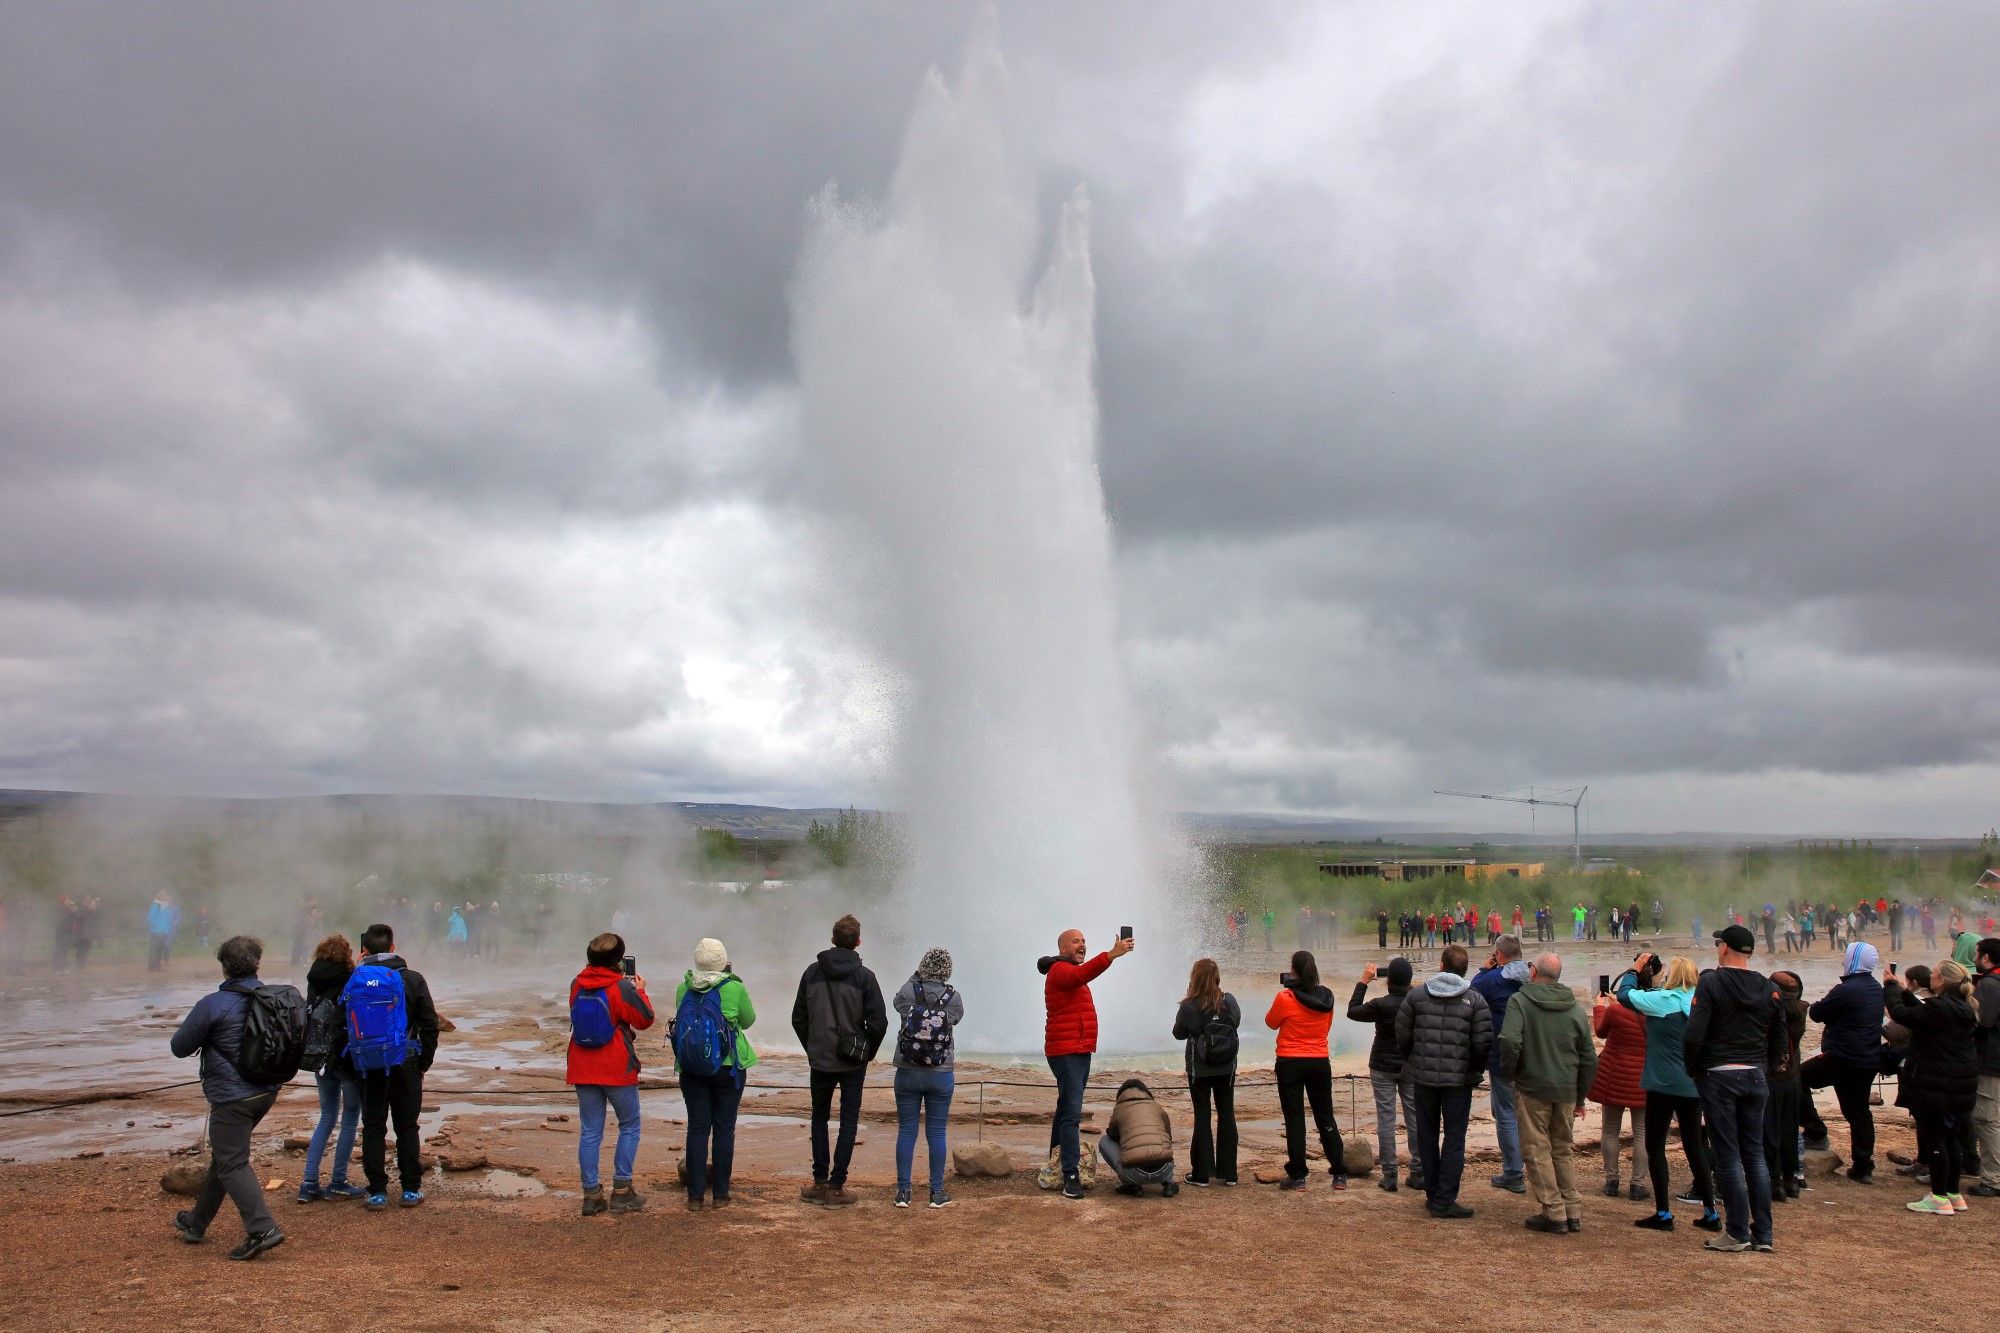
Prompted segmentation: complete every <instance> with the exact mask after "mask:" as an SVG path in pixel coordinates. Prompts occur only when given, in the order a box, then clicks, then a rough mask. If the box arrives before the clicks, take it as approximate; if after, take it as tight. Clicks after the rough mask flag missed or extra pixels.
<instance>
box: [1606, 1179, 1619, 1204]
mask: <svg viewBox="0 0 2000 1333" xmlns="http://www.w3.org/2000/svg"><path fill="white" fill-rule="evenodd" d="M1618 1189H1619V1185H1618V1177H1616V1176H1613V1177H1611V1179H1609V1180H1607V1181H1605V1182H1604V1197H1605V1198H1607V1199H1615V1198H1617V1197H1618Z"/></svg>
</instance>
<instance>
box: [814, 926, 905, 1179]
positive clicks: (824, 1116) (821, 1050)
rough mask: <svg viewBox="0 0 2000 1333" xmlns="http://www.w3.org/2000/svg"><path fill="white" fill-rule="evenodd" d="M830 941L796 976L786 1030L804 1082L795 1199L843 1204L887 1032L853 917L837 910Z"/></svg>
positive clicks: (884, 1011) (884, 1007)
mask: <svg viewBox="0 0 2000 1333" xmlns="http://www.w3.org/2000/svg"><path fill="white" fill-rule="evenodd" d="M832 943H833V947H832V948H830V949H822V950H820V954H819V957H817V958H815V959H814V960H813V961H812V963H811V964H810V965H809V966H807V968H806V970H805V972H804V973H803V974H802V975H801V976H800V977H799V993H798V997H797V998H796V999H795V1000H793V1001H792V1031H794V1032H796V1033H797V1034H798V1036H799V1044H800V1045H801V1046H803V1047H805V1049H806V1065H807V1067H808V1069H809V1071H810V1074H809V1077H810V1082H811V1085H812V1131H811V1133H812V1173H813V1178H812V1184H810V1185H807V1186H806V1187H805V1188H804V1189H801V1190H800V1191H799V1199H800V1201H801V1202H803V1203H811V1204H817V1205H819V1206H820V1207H822V1208H845V1207H847V1206H848V1205H849V1204H852V1203H853V1202H854V1196H853V1195H852V1194H849V1193H848V1192H847V1166H848V1163H849V1162H850V1161H851V1160H853V1157H854V1136H855V1133H856V1131H857V1130H858V1129H859V1128H860V1125H861V1090H862V1088H863V1086H864V1085H865V1084H866V1082H867V1079H868V1064H869V1062H870V1061H872V1060H873V1059H874V1058H875V1052H876V1051H877V1050H879V1049H880V1048H881V1045H882V1039H883V1038H884V1037H885V1036H887V1035H888V1033H889V1007H888V1005H886V1004H885V1003H883V1000H882V987H881V985H880V984H879V983H878V982H877V981H876V980H875V974H874V973H873V972H870V971H869V970H868V969H867V968H866V967H863V966H862V964H861V955H860V953H858V952H857V950H859V949H860V947H861V922H860V921H858V920H856V919H855V918H854V917H853V916H843V917H842V918H840V920H838V921H836V922H834V923H833V941H832ZM836 1091H838V1092H839V1093H840V1138H839V1140H838V1142H836V1143H835V1144H834V1146H833V1150H832V1152H831V1154H829V1153H828V1151H827V1121H828V1119H829V1118H830V1117H831V1115H832V1113H833V1094H834V1093H835V1092H836Z"/></svg>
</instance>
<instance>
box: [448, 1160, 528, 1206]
mask: <svg viewBox="0 0 2000 1333" xmlns="http://www.w3.org/2000/svg"><path fill="white" fill-rule="evenodd" d="M460 1183H461V1184H462V1185H463V1186H465V1187H468V1188H470V1189H471V1190H472V1192H474V1193H476V1194H479V1195H482V1196H484V1197H486V1198H488V1199H532V1198H534V1197H535V1196H536V1195H538V1194H547V1193H548V1192H549V1187H548V1186H547V1185H544V1184H543V1183H542V1182H541V1181H539V1180H537V1179H535V1178H534V1177H533V1176H524V1175H522V1174H521V1173H520V1172H518V1171H507V1170H502V1169H500V1168H498V1167H496V1168H494V1169H493V1170H490V1171H486V1172H484V1173H482V1174H480V1175H478V1176H476V1177H470V1178H467V1179H465V1180H463V1181H461V1182H460Z"/></svg>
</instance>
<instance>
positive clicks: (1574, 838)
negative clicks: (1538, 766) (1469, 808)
mask: <svg viewBox="0 0 2000 1333" xmlns="http://www.w3.org/2000/svg"><path fill="white" fill-rule="evenodd" d="M1589 790H1590V788H1589V786H1588V785H1586V786H1582V787H1571V788H1569V789H1568V790H1566V791H1558V792H1553V793H1551V794H1550V795H1548V796H1537V795H1535V794H1534V792H1535V789H1534V788H1533V787H1530V788H1528V794H1527V795H1526V796H1502V795H1500V794H1499V793H1498V792H1484V791H1446V790H1445V789H1444V788H1442V787H1433V788H1432V789H1431V795H1433V796H1464V797H1467V798H1469V799H1471V800H1475V801H1510V802H1512V803H1513V804H1515V805H1556V806H1562V807H1564V808H1566V809H1567V810H1568V811H1569V819H1570V838H1571V843H1572V851H1573V852H1574V854H1575V856H1576V864H1577V866H1578V868H1579V869H1580V868H1582V866H1583V798H1584V795H1585V794H1586V793H1587V792H1589ZM1572 794H1574V797H1575V799H1574V800H1568V801H1562V800H1557V799H1555V798H1556V797H1559V796H1570V795H1572ZM1531 813H1532V812H1531Z"/></svg>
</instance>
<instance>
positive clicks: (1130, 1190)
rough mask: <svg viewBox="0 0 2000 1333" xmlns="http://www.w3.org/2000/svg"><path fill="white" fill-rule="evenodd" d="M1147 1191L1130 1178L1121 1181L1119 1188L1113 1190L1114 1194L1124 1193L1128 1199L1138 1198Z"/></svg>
mask: <svg viewBox="0 0 2000 1333" xmlns="http://www.w3.org/2000/svg"><path fill="white" fill-rule="evenodd" d="M1145 1192H1146V1191H1145V1190H1143V1189H1140V1188H1139V1187H1138V1186H1137V1185H1134V1184H1133V1183H1132V1182H1131V1181H1129V1180H1121V1181H1119V1182H1118V1188H1117V1189H1115V1190H1113V1191H1112V1193H1113V1194H1122V1195H1124V1196H1125V1197H1126V1198H1128V1199H1136V1198H1138V1197H1139V1196H1140V1195H1142V1194H1144V1193H1145Z"/></svg>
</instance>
